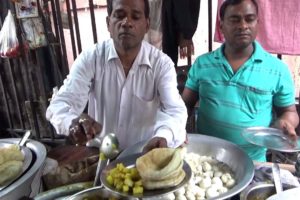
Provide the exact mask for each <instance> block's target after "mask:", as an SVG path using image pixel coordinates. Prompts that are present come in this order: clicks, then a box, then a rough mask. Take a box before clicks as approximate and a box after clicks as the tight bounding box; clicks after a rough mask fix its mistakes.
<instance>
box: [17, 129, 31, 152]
mask: <svg viewBox="0 0 300 200" xmlns="http://www.w3.org/2000/svg"><path fill="white" fill-rule="evenodd" d="M30 135H31V131H29V130H28V131H26V132H25V134H24V135H23V137H22V138H21V139H20V142H19V143H18V146H19V148H21V146H24V144H25V142H26V141H27V139H28V138H29V136H30Z"/></svg>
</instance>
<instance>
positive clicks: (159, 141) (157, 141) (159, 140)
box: [143, 137, 168, 153]
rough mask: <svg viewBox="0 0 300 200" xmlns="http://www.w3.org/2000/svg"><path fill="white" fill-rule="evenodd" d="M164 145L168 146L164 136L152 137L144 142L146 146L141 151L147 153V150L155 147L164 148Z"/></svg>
mask: <svg viewBox="0 0 300 200" xmlns="http://www.w3.org/2000/svg"><path fill="white" fill-rule="evenodd" d="M164 147H168V143H167V140H166V138H163V137H154V138H152V139H151V140H150V141H149V142H148V143H147V144H146V146H145V147H144V149H143V153H147V152H148V151H150V150H152V149H155V148H164Z"/></svg>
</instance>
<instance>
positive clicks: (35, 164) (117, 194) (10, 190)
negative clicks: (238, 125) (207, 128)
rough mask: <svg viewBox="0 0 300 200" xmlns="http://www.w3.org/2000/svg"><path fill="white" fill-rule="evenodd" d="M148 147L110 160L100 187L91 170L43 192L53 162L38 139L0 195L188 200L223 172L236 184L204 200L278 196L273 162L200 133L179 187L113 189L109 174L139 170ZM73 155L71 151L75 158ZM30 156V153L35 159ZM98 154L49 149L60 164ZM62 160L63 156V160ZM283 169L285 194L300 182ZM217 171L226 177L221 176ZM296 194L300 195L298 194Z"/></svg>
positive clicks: (189, 148)
mask: <svg viewBox="0 0 300 200" xmlns="http://www.w3.org/2000/svg"><path fill="white" fill-rule="evenodd" d="M19 141H20V139H19V138H10V139H1V140H0V143H1V144H3V143H9V144H17V143H18V142H19ZM145 144H146V143H145V141H143V142H139V143H137V144H136V145H133V146H131V147H129V148H127V149H125V150H123V151H122V152H121V153H120V154H119V155H118V157H117V158H116V159H115V160H113V161H111V162H110V163H109V164H108V165H107V166H104V169H103V171H102V173H101V175H100V177H99V180H100V181H101V182H102V184H100V185H98V186H93V183H92V182H93V181H94V178H95V171H96V169H95V168H94V169H93V170H92V169H89V170H91V171H93V173H94V174H92V175H91V176H90V177H89V180H85V182H78V180H76V179H73V182H69V183H68V184H66V185H63V186H58V187H56V188H52V189H49V190H44V191H41V189H40V188H41V187H42V185H43V181H42V179H43V178H42V177H43V175H42V174H43V173H45V168H47V165H50V166H51V164H49V162H45V161H46V159H49V157H48V158H46V156H47V152H46V149H45V146H44V145H43V144H41V143H39V142H37V141H34V140H28V141H27V142H26V144H25V146H24V147H25V149H29V152H27V151H24V154H25V161H26V159H29V160H30V163H31V164H30V166H29V167H28V168H27V169H25V170H24V171H22V174H21V176H19V177H18V178H17V179H16V180H14V182H12V183H11V184H10V185H9V186H8V187H6V188H2V189H1V191H0V197H1V199H19V198H21V197H23V198H24V197H26V196H27V197H29V196H30V193H32V191H34V190H39V191H38V192H37V193H36V195H35V196H31V198H33V199H36V200H48V199H60V198H66V199H68V198H69V199H86V198H88V197H92V196H94V195H96V196H97V195H98V196H99V194H100V196H101V195H103V197H114V198H117V199H169V198H170V199H172V195H173V197H174V198H175V197H179V196H180V195H183V196H184V195H185V197H186V198H187V197H188V196H189V198H193V197H191V196H192V195H193V194H194V198H195V199H197V198H196V197H197V195H198V196H199V195H200V194H198V193H197V194H196V192H195V193H193V192H192V191H193V190H195V191H196V190H197V189H195V188H198V189H199V188H200V189H199V190H200V193H201V191H202V193H203V194H206V195H209V193H210V192H209V191H210V190H209V188H211V187H210V186H212V185H214V186H216V185H217V182H218V181H217V179H218V178H216V177H221V178H220V179H219V180H222V181H224V180H223V179H225V176H224V177H223V175H224V174H231V175H230V176H231V177H232V178H233V179H232V180H234V181H233V182H232V184H231V185H230V184H229V183H228V182H230V181H229V180H230V179H228V178H227V179H228V180H227V185H226V183H224V188H223V190H224V191H223V192H222V193H218V195H217V194H210V195H217V196H210V198H207V197H205V195H204V196H203V199H237V198H238V199H251V198H253V196H256V195H268V196H271V195H273V194H275V186H274V185H273V178H272V177H273V175H272V163H256V162H253V161H252V160H251V159H250V158H249V157H248V156H247V155H246V154H245V153H244V152H243V151H242V150H241V149H240V148H239V147H238V146H236V145H235V144H232V143H230V142H228V141H225V140H222V139H219V138H215V137H210V136H204V135H200V134H188V143H187V144H186V146H185V148H186V152H185V154H184V155H185V156H184V165H183V168H182V169H183V170H184V171H185V174H186V175H185V178H184V179H183V180H182V181H181V182H180V183H178V184H177V185H175V186H171V187H167V188H166V189H160V188H158V189H154V190H147V189H144V192H143V193H142V194H141V195H133V194H132V193H128V192H123V191H122V190H118V189H116V188H114V187H113V186H112V185H110V184H109V183H108V182H107V179H106V178H107V175H108V173H109V171H110V170H111V169H113V168H115V167H116V166H117V165H118V164H120V163H122V164H124V166H125V167H127V168H132V167H135V166H136V160H137V159H138V158H139V157H141V156H142V154H141V152H142V149H143V147H144V145H145ZM68 148H69V149H72V151H70V152H69V153H68V152H67V149H68ZM76 149H77V150H76ZM63 152H66V154H65V155H63ZM71 152H73V156H72V153H71ZM76 152H77V153H76ZM27 154H30V155H31V157H30V156H28V155H27ZM97 154H98V149H97V148H95V147H84V146H65V147H59V148H57V149H54V150H53V151H52V153H51V151H50V152H49V154H48V156H51V157H52V158H53V157H55V155H57V157H56V158H58V159H59V160H60V162H61V164H62V165H65V164H67V163H70V162H71V163H72V162H73V163H74V161H79V160H81V159H85V158H87V157H91V156H95V155H97ZM66 155H67V156H66ZM160 155H161V153H160ZM59 156H61V157H60V158H59ZM63 157H64V158H63ZM158 157H159V156H158V155H154V156H153V157H152V159H154V160H157V159H158ZM67 158H68V159H69V160H68V161H66V159H67ZM97 159H98V157H97ZM97 159H96V160H97ZM63 160H65V162H63ZM94 164H95V165H97V161H96V162H94ZM45 165H46V166H45ZM298 165H299V163H298ZM147 166H148V165H147ZM149 166H150V165H149ZM199 166H200V168H201V169H200V168H199ZM279 166H280V168H281V169H280V172H281V173H282V175H281V180H282V182H283V183H284V184H283V186H284V190H285V191H289V190H290V189H292V188H297V186H298V187H299V182H298V183H295V180H297V181H298V179H297V177H296V176H295V167H294V166H293V165H288V164H280V165H279ZM48 167H49V166H48ZM56 167H57V166H56ZM94 167H95V166H94ZM297 168H298V169H299V166H298V167H297ZM86 169H87V168H86ZM222 170H225V171H226V170H227V171H226V172H225V171H222ZM218 172H222V173H219V175H217V174H218ZM226 176H228V175H226ZM267 176H269V177H267ZM208 177H210V178H209V181H208V179H207V178H208ZM201 180H202V181H201ZM287 180H288V181H290V183H291V185H288V184H286V181H287ZM297 184H298V185H297ZM220 188H222V187H220ZM298 189H299V188H298ZM214 191H215V192H216V191H218V190H217V189H216V190H214ZM198 192H199V191H198ZM294 192H299V191H298V190H295V191H294ZM212 193H213V192H212ZM167 196H169V197H167ZM250 197H251V198H250Z"/></svg>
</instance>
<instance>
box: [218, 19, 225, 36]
mask: <svg viewBox="0 0 300 200" xmlns="http://www.w3.org/2000/svg"><path fill="white" fill-rule="evenodd" d="M223 24H224V22H223V20H220V21H219V26H220V30H221V32H222V33H223Z"/></svg>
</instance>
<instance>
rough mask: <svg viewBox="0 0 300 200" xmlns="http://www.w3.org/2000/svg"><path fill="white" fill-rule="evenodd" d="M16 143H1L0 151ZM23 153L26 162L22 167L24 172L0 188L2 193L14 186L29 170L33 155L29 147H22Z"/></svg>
mask: <svg viewBox="0 0 300 200" xmlns="http://www.w3.org/2000/svg"><path fill="white" fill-rule="evenodd" d="M13 144H14V143H9V142H0V149H1V148H8V147H9V146H11V145H13ZM21 152H22V154H23V155H24V161H23V166H22V171H21V172H20V173H19V175H18V176H16V177H15V178H14V179H12V180H10V181H7V182H6V183H5V184H4V185H1V186H0V191H1V190H3V189H4V188H6V187H7V186H9V185H10V184H12V183H13V182H14V181H15V180H17V179H18V178H19V177H20V176H22V175H23V174H24V173H25V172H26V171H27V169H28V168H29V166H30V164H31V162H32V153H31V151H30V149H29V148H28V147H25V146H22V147H21Z"/></svg>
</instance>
